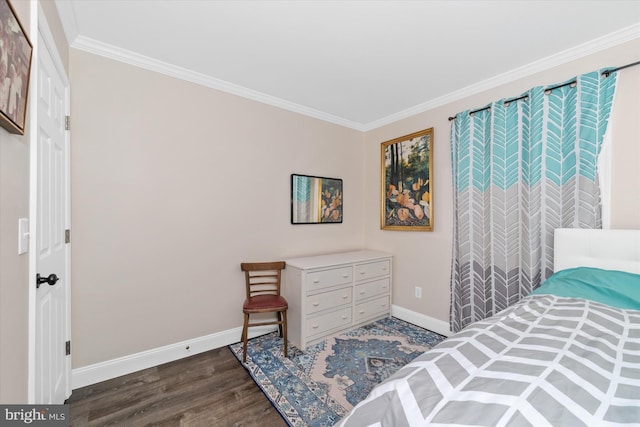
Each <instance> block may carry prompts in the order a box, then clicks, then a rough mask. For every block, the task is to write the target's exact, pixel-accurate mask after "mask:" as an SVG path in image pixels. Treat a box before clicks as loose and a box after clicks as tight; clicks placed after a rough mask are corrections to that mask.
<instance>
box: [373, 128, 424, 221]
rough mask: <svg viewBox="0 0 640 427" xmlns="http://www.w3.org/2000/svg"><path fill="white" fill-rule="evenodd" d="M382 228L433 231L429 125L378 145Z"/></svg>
mask: <svg viewBox="0 0 640 427" xmlns="http://www.w3.org/2000/svg"><path fill="white" fill-rule="evenodd" d="M380 158H381V173H380V174H381V177H382V182H381V189H382V194H381V212H380V228H382V229H383V230H404V231H433V191H432V189H433V128H429V129H424V130H421V131H419V132H415V133H412V134H409V135H405V136H401V137H399V138H395V139H392V140H390V141H386V142H383V143H382V144H381V154H380Z"/></svg>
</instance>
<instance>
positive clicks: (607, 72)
mask: <svg viewBox="0 0 640 427" xmlns="http://www.w3.org/2000/svg"><path fill="white" fill-rule="evenodd" d="M636 65H640V61H636V62H632V63H631V64H627V65H623V66H622V67H617V68H612V69H610V70H604V71H603V72H602V76H603V77H609V75H610V74H611V73H615V72H616V71H619V70H624V69H625V68H629V67H633V66H636Z"/></svg>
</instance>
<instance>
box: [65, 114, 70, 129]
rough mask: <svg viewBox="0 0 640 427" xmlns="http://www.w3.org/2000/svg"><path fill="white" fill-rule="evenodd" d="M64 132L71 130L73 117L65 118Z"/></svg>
mask: <svg viewBox="0 0 640 427" xmlns="http://www.w3.org/2000/svg"><path fill="white" fill-rule="evenodd" d="M64 130H71V116H64Z"/></svg>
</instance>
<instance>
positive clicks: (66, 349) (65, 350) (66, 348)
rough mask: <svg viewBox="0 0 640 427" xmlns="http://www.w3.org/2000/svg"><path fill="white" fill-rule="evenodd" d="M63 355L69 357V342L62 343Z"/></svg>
mask: <svg viewBox="0 0 640 427" xmlns="http://www.w3.org/2000/svg"><path fill="white" fill-rule="evenodd" d="M64 354H65V355H66V356H69V355H71V341H67V342H65V343H64Z"/></svg>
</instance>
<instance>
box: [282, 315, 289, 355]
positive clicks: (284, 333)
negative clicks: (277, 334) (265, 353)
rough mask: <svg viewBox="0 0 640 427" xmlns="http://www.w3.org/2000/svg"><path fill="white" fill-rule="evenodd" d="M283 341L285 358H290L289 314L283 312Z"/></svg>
mask: <svg viewBox="0 0 640 427" xmlns="http://www.w3.org/2000/svg"><path fill="white" fill-rule="evenodd" d="M282 335H283V336H282V339H283V341H284V357H289V354H288V352H287V347H288V344H287V312H286V311H283V312H282Z"/></svg>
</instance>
